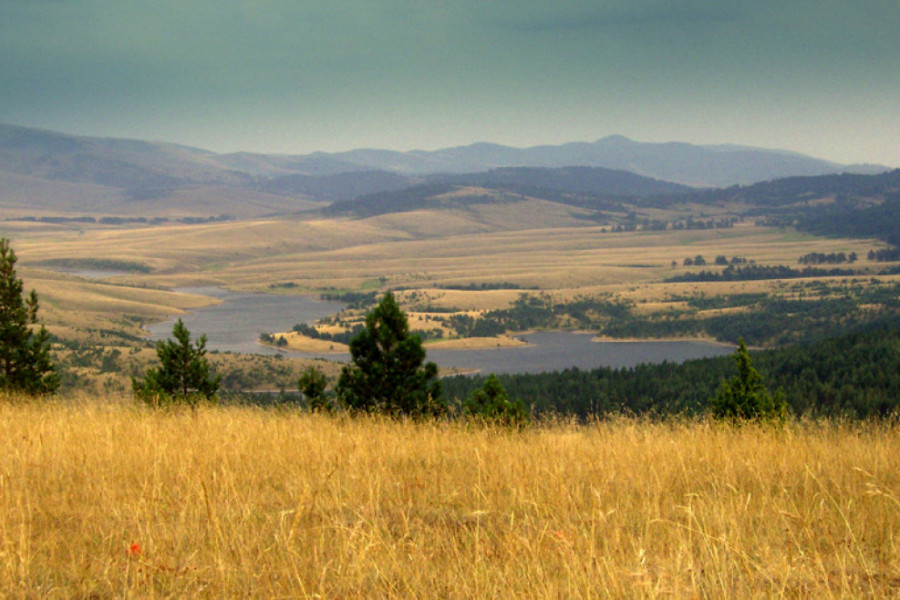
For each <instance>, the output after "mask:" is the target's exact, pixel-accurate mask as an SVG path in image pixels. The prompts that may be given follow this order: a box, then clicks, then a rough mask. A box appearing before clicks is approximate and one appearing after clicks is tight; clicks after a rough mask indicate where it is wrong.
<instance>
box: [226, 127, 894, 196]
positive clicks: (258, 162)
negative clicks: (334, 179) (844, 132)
mask: <svg viewBox="0 0 900 600" xmlns="http://www.w3.org/2000/svg"><path fill="white" fill-rule="evenodd" d="M217 161H218V162H219V163H220V164H222V165H224V166H227V167H229V168H232V169H235V170H241V171H244V172H248V173H254V174H257V175H265V176H267V177H272V176H277V175H279V174H285V173H288V172H294V173H299V174H303V175H334V174H336V173H346V172H351V171H372V170H377V171H389V172H393V173H399V174H405V175H427V174H434V173H477V172H483V171H489V170H492V169H498V168H502V167H547V168H558V167H570V166H583V167H603V168H607V169H619V170H625V171H630V172H632V173H635V174H638V175H644V176H646V177H652V178H654V179H662V180H666V181H672V182H676V183H682V184H685V185H692V186H701V187H724V186H729V185H735V184H742V185H745V184H750V183H756V182H759V181H768V180H771V179H777V178H780V177H791V176H798V175H826V174H830V173H861V174H874V173H880V172H883V171H886V170H888V167H885V166H883V165H841V164H838V163H834V162H830V161H826V160H821V159H818V158H813V157H810V156H806V155H803V154H798V153H795V152H787V151H783V150H765V149H761V148H751V147H745V146H728V145H726V146H721V145H720V146H697V145H693V144H685V143H678V142H672V143H665V144H655V143H644V142H636V141H633V140H629V139H628V138H626V137H623V136H618V135H616V136H610V137H606V138H603V139H600V140H597V141H596V142H573V143H569V144H562V145H560V146H534V147H531V148H511V147H508V146H500V145H497V144H488V143H478V144H472V145H470V146H460V147H457V148H447V149H443V150H435V151H431V152H428V151H422V150H414V151H411V152H396V151H392V150H351V151H349V152H338V153H334V154H326V153H322V152H317V153H314V154H309V155H305V156H277V155H260V154H246V153H240V154H226V155H222V156H219V157H218V158H217Z"/></svg>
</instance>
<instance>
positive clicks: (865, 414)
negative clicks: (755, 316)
mask: <svg viewBox="0 0 900 600" xmlns="http://www.w3.org/2000/svg"><path fill="white" fill-rule="evenodd" d="M751 356H752V360H753V365H754V366H755V367H756V368H757V369H758V370H759V372H760V373H761V374H762V376H763V378H764V381H765V383H766V385H767V386H768V388H769V390H770V391H773V392H774V391H776V390H778V389H782V390H783V391H784V393H785V396H786V399H787V401H788V404H789V406H790V410H791V412H792V413H793V414H795V415H798V416H814V417H820V416H827V417H851V418H870V417H885V416H889V415H896V414H897V411H898V410H900V318H898V317H893V318H890V319H884V320H881V321H878V322H876V323H870V324H868V325H866V326H864V327H862V328H860V329H859V330H857V331H855V332H853V333H848V334H845V335H840V336H837V337H831V338H828V339H825V340H823V341H819V342H815V343H808V344H798V345H795V346H790V347H786V348H779V349H776V350H767V351H758V352H753V353H751ZM735 372H736V371H735V366H734V362H733V361H732V359H731V358H730V357H728V356H724V357H718V358H709V359H701V360H691V361H687V362H684V363H681V364H675V363H663V364H657V365H639V366H637V367H634V368H630V369H610V368H598V369H593V370H590V371H587V370H581V369H566V370H564V371H559V372H553V373H543V374H517V375H498V376H497V377H498V379H499V380H500V383H501V384H502V386H503V387H504V388H505V389H506V391H507V392H508V394H509V397H510V398H511V399H518V400H521V401H522V402H524V404H525V405H526V406H528V407H530V409H531V410H532V411H533V412H534V413H535V414H536V415H539V416H540V415H549V414H554V413H556V414H563V415H576V416H578V417H581V418H586V417H589V416H600V417H602V416H605V415H612V414H628V415H647V416H654V417H664V416H669V415H681V414H686V415H697V414H701V413H703V412H705V411H706V409H707V407H708V404H709V402H710V400H711V399H712V398H714V397H715V395H716V390H717V388H718V387H719V385H720V383H721V382H722V381H724V380H726V379H728V378H730V377H732V376H733V375H734V374H735ZM485 380H486V375H479V376H476V377H467V376H456V377H449V378H446V379H444V381H443V383H444V394H445V396H446V397H447V398H448V399H450V400H451V402H455V403H462V402H464V401H465V399H466V398H468V397H469V396H470V395H471V394H472V393H473V392H474V391H475V390H476V389H478V388H480V387H481V386H482V385H483V384H484V382H485Z"/></svg>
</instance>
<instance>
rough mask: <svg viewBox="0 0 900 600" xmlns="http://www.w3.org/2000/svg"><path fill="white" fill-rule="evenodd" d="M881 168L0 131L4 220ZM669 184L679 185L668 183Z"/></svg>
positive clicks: (615, 152) (651, 190)
mask: <svg viewBox="0 0 900 600" xmlns="http://www.w3.org/2000/svg"><path fill="white" fill-rule="evenodd" d="M886 170H888V169H887V167H883V166H880V165H862V166H853V165H849V166H848V165H839V164H836V163H832V162H829V161H824V160H820V159H816V158H812V157H809V156H804V155H801V154H796V153H791V152H785V151H775V150H763V149H758V148H747V147H739V146H695V145H691V144H683V143H668V144H648V143H641V142H635V141H632V140H629V139H627V138H624V137H621V136H611V137H607V138H603V139H601V140H598V141H596V142H592V143H585V142H578V143H571V144H563V145H560V146H536V147H532V148H510V147H506V146H500V145H496V144H487V143H480V144H473V145H471V146H464V147H458V148H448V149H444V150H437V151H433V152H425V151H413V152H395V151H390V150H353V151H350V152H341V153H334V154H326V153H314V154H309V155H302V156H285V155H269V154H250V153H235V154H216V153H213V152H209V151H205V150H200V149H196V148H189V147H185V146H179V145H175V144H167V143H159V142H144V141H137V140H119V139H105V138H94V137H84V136H74V135H68V134H62V133H56V132H51V131H44V130H38V129H30V128H25V127H17V126H11V125H0V211H2V213H4V214H6V216H21V215H28V214H32V215H40V214H57V213H58V214H75V213H78V214H91V213H97V214H112V215H119V214H125V215H135V214H143V215H146V216H149V215H196V216H214V215H219V214H230V215H233V216H236V217H251V216H260V215H267V214H283V213H290V212H297V211H302V210H308V209H310V208H316V207H321V206H322V205H323V204H325V203H331V202H341V201H349V200H353V199H355V198H358V197H360V196H366V195H371V194H380V193H387V192H398V191H401V190H405V189H407V188H410V187H414V186H435V185H453V186H476V187H477V186H482V187H483V186H487V187H503V188H505V189H507V190H509V189H514V190H519V191H521V190H525V189H536V188H540V189H542V190H556V191H565V192H566V193H579V194H588V195H591V194H593V195H598V196H601V197H608V196H648V195H677V194H682V193H687V192H689V191H690V188H688V187H686V185H690V186H701V187H724V186H731V185H735V184H750V183H754V182H759V181H767V180H771V179H776V178H781V177H789V176H816V175H825V174H834V173H842V172H853V173H863V174H869V173H879V172H884V171H886ZM673 182H675V183H673Z"/></svg>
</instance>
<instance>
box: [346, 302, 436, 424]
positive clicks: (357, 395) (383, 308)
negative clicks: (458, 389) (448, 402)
mask: <svg viewBox="0 0 900 600" xmlns="http://www.w3.org/2000/svg"><path fill="white" fill-rule="evenodd" d="M350 355H351V357H352V362H351V364H350V365H347V366H345V367H344V368H343V370H342V371H341V376H340V379H339V380H338V386H337V392H338V397H339V398H340V400H341V401H342V402H343V404H344V405H345V406H347V407H348V408H350V409H353V410H363V411H369V412H383V413H387V414H391V415H412V416H422V415H431V414H438V413H440V412H443V410H444V404H443V403H442V400H441V398H440V396H441V382H440V381H438V379H437V373H438V369H437V365H436V364H434V363H433V362H429V363H425V349H424V348H422V340H421V339H420V338H419V336H417V335H410V333H409V324H408V322H407V319H406V315H405V314H404V313H403V311H401V310H400V307H399V305H398V304H397V301H396V300H395V299H394V295H393V294H391V293H390V292H388V293H386V294H385V295H384V297H383V298H382V299H381V302H379V303H378V305H377V306H376V307H375V308H374V309H373V310H372V311H371V312H369V314H368V315H366V326H365V328H364V329H363V330H362V331H360V332H359V333H358V334H357V335H356V337H354V338H353V339H352V340H351V341H350Z"/></svg>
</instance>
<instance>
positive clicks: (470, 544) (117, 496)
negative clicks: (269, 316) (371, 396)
mask: <svg viewBox="0 0 900 600" xmlns="http://www.w3.org/2000/svg"><path fill="white" fill-rule="evenodd" d="M0 456H3V457H4V460H3V463H2V473H0V540H2V547H0V588H2V589H3V590H5V593H8V594H10V595H12V596H23V597H73V596H74V597H150V596H162V597H225V596H230V597H236V596H241V597H301V598H302V597H311V596H320V597H329V598H335V597H387V596H390V597H444V598H456V597H459V598H498V597H517V598H558V597H570V598H578V597H583V598H596V597H610V596H614V597H662V596H665V597H671V596H675V597H698V596H699V597H716V598H720V597H741V598H744V597H762V596H766V597H771V596H775V597H785V596H786V597H798V596H799V597H829V596H871V597H876V598H877V597H895V596H896V595H897V594H898V593H900V547H898V538H900V435H898V430H897V426H896V425H895V424H894V425H890V424H886V423H862V424H859V423H857V424H841V423H832V422H803V423H796V422H794V423H789V424H788V425H787V426H786V427H785V428H784V429H765V428H757V427H753V426H748V427H743V428H736V429H735V428H729V427H725V426H718V425H712V424H710V423H708V422H705V421H673V422H663V423H654V422H648V421H634V420H625V419H623V420H612V421H608V422H599V423H596V424H594V425H591V426H579V425H574V424H570V423H551V424H544V425H541V426H537V427H534V428H531V429H528V430H525V431H522V432H512V431H506V430H495V429H483V428H474V427H466V426H464V425H462V424H458V423H445V422H436V423H435V422H429V423H419V424H416V423H412V422H394V421H386V420H380V419H349V418H340V417H320V416H311V415H308V414H303V413H299V412H296V411H289V410H285V411H276V410H263V409H258V408H238V407H220V408H201V409H198V410H196V411H189V410H185V411H171V412H154V411H151V410H149V409H145V408H143V407H137V406H134V405H133V404H131V402H130V401H128V400H124V399H122V400H118V399H103V400H100V399H93V398H92V399H87V398H81V399H72V398H68V399H65V398H64V399H59V400H57V401H54V402H49V403H45V404H32V403H22V402H19V401H17V400H16V399H8V398H7V399H4V400H3V401H2V402H0Z"/></svg>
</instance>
